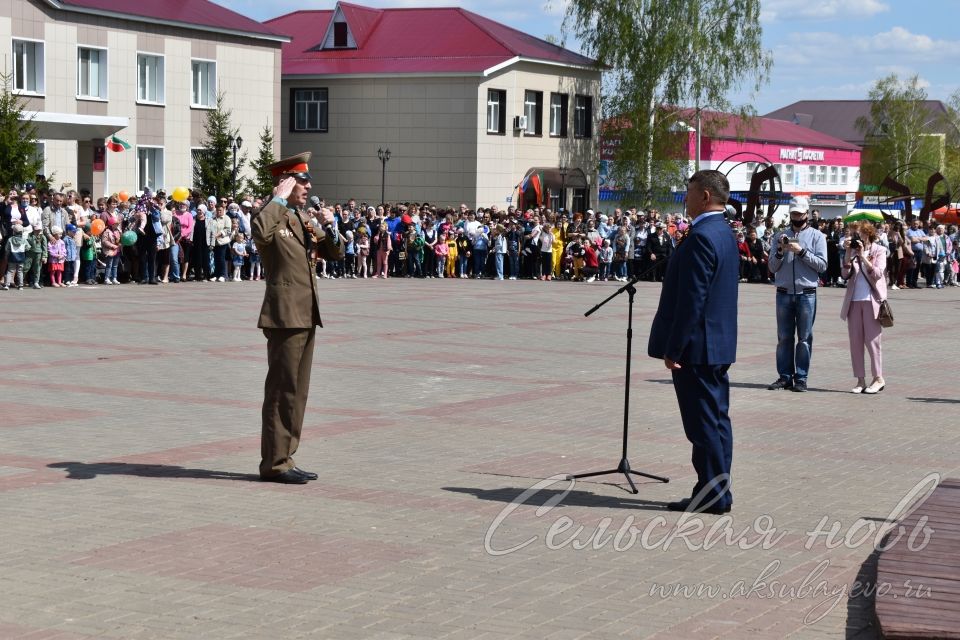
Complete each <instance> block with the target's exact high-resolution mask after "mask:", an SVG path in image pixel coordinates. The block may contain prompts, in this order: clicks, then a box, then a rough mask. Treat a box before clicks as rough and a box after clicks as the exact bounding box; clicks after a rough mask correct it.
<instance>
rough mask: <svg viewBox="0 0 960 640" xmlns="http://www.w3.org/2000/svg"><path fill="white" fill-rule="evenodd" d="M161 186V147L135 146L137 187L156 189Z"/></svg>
mask: <svg viewBox="0 0 960 640" xmlns="http://www.w3.org/2000/svg"><path fill="white" fill-rule="evenodd" d="M162 186H163V149H162V148H160V147H137V188H139V189H142V188H144V187H146V188H148V189H150V190H151V191H156V190H157V189H159V188H161V187H162Z"/></svg>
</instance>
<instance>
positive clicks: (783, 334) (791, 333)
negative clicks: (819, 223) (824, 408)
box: [767, 196, 827, 392]
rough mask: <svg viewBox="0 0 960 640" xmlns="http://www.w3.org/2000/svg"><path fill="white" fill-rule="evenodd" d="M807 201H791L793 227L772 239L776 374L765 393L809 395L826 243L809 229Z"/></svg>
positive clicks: (825, 261) (770, 258) (824, 238)
mask: <svg viewBox="0 0 960 640" xmlns="http://www.w3.org/2000/svg"><path fill="white" fill-rule="evenodd" d="M809 209H810V205H809V203H808V202H807V199H806V198H804V197H801V196H797V197H795V198H793V199H792V200H791V201H790V227H789V228H788V229H786V230H784V231H782V232H780V233H779V234H777V235H776V236H775V237H774V239H773V247H774V252H773V253H772V254H771V255H770V257H769V261H768V264H769V268H770V272H771V273H773V280H774V284H775V285H776V286H777V373H778V374H779V377H778V378H777V380H776V381H775V382H773V383H772V384H770V386H768V387H767V389H769V390H771V391H773V390H777V389H791V390H793V391H798V392H803V391H806V390H807V374H808V373H809V371H810V357H811V355H812V354H813V321H814V319H815V318H816V316H817V286H818V285H819V283H820V273H821V272H823V271H824V270H825V269H826V268H827V239H826V236H824V235H823V233H821V232H820V231H819V230H817V229H815V228H813V227H810V226H809V225H808V224H807V222H808V217H807V212H808V211H809Z"/></svg>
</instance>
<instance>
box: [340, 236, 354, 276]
mask: <svg viewBox="0 0 960 640" xmlns="http://www.w3.org/2000/svg"><path fill="white" fill-rule="evenodd" d="M343 236H344V243H343V245H344V246H343V277H344V278H350V279H353V278H356V277H357V276H355V275H354V269H355V268H356V266H357V247H356V245H355V244H354V242H353V231H347V232H346V233H344V234H343Z"/></svg>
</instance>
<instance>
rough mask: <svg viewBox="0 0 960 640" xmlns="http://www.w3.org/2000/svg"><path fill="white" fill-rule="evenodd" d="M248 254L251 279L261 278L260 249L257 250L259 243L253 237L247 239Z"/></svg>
mask: <svg viewBox="0 0 960 640" xmlns="http://www.w3.org/2000/svg"><path fill="white" fill-rule="evenodd" d="M247 255H249V256H250V279H251V280H259V279H260V273H261V270H260V251H258V250H257V243H256V242H254V241H253V238H250V239H249V240H247Z"/></svg>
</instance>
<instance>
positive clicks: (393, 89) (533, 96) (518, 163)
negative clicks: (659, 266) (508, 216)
mask: <svg viewBox="0 0 960 640" xmlns="http://www.w3.org/2000/svg"><path fill="white" fill-rule="evenodd" d="M344 6H345V7H346V5H344ZM352 10H353V11H357V7H355V6H354V7H353V8H352ZM406 11H407V10H382V11H376V12H375V13H377V14H380V15H375V16H370V17H368V18H367V16H365V15H362V14H357V15H351V14H350V13H349V12H348V11H344V12H341V10H340V7H339V6H338V7H337V9H335V10H334V11H333V12H299V13H295V14H290V16H284V17H281V18H278V19H276V20H274V21H270V22H268V23H267V24H268V25H269V26H271V27H272V28H274V29H275V30H277V31H281V32H284V33H287V34H290V35H292V36H293V41H292V43H291V44H289V45H284V56H285V58H284V73H283V79H282V85H283V88H282V106H281V114H282V115H281V126H280V131H281V136H282V144H281V151H282V154H283V155H284V156H287V155H293V154H296V153H300V152H302V151H311V152H313V159H312V161H311V174H312V176H313V191H314V193H316V194H317V195H320V196H322V197H324V198H325V199H326V200H327V202H333V201H336V202H343V201H346V200H347V199H349V198H355V199H356V200H357V201H365V202H368V203H377V202H380V201H381V192H382V194H383V197H384V198H385V200H386V201H387V202H406V201H409V202H430V203H431V204H437V205H444V206H446V205H457V204H459V203H466V204H467V205H468V206H470V207H476V206H484V207H487V206H491V205H497V206H499V207H501V208H504V207H506V206H508V205H510V204H513V205H520V204H521V200H523V204H525V205H528V206H529V205H531V204H534V203H535V202H536V201H539V202H540V203H542V204H546V205H548V206H552V207H554V208H556V207H559V206H564V207H566V208H569V209H573V210H578V209H579V210H583V209H586V208H587V207H588V206H590V205H592V204H593V203H596V201H597V173H598V168H599V140H598V135H597V132H598V130H599V116H600V97H599V96H600V79H601V71H600V70H599V69H598V68H596V67H595V66H591V65H589V64H587V63H588V62H590V61H588V60H586V59H580V60H578V61H577V62H578V63H570V62H564V61H553V60H542V59H536V58H533V57H530V56H528V55H527V56H525V55H519V54H517V55H507V56H505V58H506V59H505V60H502V61H500V62H498V63H496V64H493V63H492V61H489V62H487V63H488V64H490V66H488V67H485V68H475V69H468V70H463V71H439V70H428V71H420V70H418V69H416V67H417V65H423V63H422V60H424V59H429V52H424V54H423V55H422V56H420V57H419V58H418V60H411V61H410V63H409V64H407V63H406V62H405V61H403V60H399V61H396V63H395V64H391V65H389V66H390V68H389V69H387V68H384V69H377V68H376V66H377V65H379V64H380V63H379V62H377V61H376V59H377V57H378V56H381V55H382V53H383V51H382V49H383V47H385V46H389V44H383V43H381V42H378V41H377V39H378V38H379V37H383V38H385V39H387V38H389V37H390V36H391V34H394V33H395V32H393V31H392V30H390V29H389V28H388V27H389V26H390V25H391V23H390V20H393V19H395V20H398V21H399V20H406V21H407V22H406V23H403V24H405V25H407V26H405V27H404V26H402V25H400V24H398V28H406V29H410V28H413V26H412V25H417V27H418V28H420V27H422V26H423V25H429V23H430V21H431V20H432V19H434V17H435V15H437V14H440V18H438V19H442V20H444V21H445V24H448V25H453V27H452V28H457V24H458V23H457V18H458V17H459V16H450V15H449V14H446V13H443V12H449V11H453V10H449V9H437V10H431V9H422V10H416V11H417V12H418V13H417V14H416V18H413V17H412V16H411V15H410V13H405V12H406ZM410 11H414V10H410ZM370 12H371V14H372V13H374V11H373V10H370ZM325 13H326V14H331V15H322V14H325ZM315 14H321V15H315ZM464 14H466V16H467V17H466V19H465V20H464V23H465V26H464V27H463V28H464V31H465V39H467V38H473V40H474V42H475V43H476V44H474V45H472V46H475V47H477V48H478V49H479V48H481V47H482V46H484V43H483V41H482V39H481V38H480V37H479V36H477V35H475V34H474V33H473V32H472V31H470V27H471V25H473V24H476V23H479V18H478V17H474V16H473V15H472V14H468V12H464V11H459V15H460V16H462V15H464ZM364 18H367V20H368V22H369V23H370V24H373V25H375V28H374V29H373V30H371V29H370V28H369V27H368V26H367V25H366V24H362V25H361V20H362V19H364ZM309 20H313V21H314V24H313V25H310V26H312V27H313V28H308V26H307V25H306V22H308V21H309ZM340 20H344V21H345V22H344V24H346V26H345V27H344V30H345V31H346V38H345V39H344V41H343V42H344V46H343V47H340V48H347V49H354V51H353V52H351V54H352V55H355V56H357V58H360V61H359V62H351V63H349V64H347V63H344V62H343V61H342V60H341V59H337V58H334V57H333V56H336V55H337V54H339V53H340V52H338V51H336V50H335V49H336V48H335V47H331V46H330V44H331V42H332V39H331V38H330V37H329V36H328V37H326V38H325V39H321V36H322V35H323V34H324V33H327V34H329V33H331V32H332V31H333V30H332V29H329V28H328V26H336V25H337V22H338V21H340ZM347 21H352V22H350V23H349V24H347ZM467 23H469V24H467ZM482 24H483V26H484V27H485V29H486V30H487V31H490V32H493V29H495V28H501V29H506V27H503V26H502V25H496V23H489V21H488V22H485V23H482ZM489 24H493V25H495V26H492V27H491V26H489ZM361 27H362V28H363V30H364V32H365V36H364V37H366V41H365V42H363V41H362V37H358V38H356V41H355V39H354V36H353V32H354V31H358V32H359V31H360V29H361ZM423 28H426V27H423ZM297 29H303V30H304V31H305V32H306V34H309V35H306V34H305V35H300V34H299V33H298V32H297ZM381 31H382V32H383V33H382V35H378V34H380V32H381ZM313 34H316V35H313ZM409 35H410V37H409V39H408V38H399V39H397V42H398V44H399V45H400V47H401V48H403V43H404V42H405V41H415V40H416V34H414V33H410V34H409ZM493 35H494V36H498V35H499V34H498V33H496V32H493ZM306 37H312V38H315V40H313V41H311V40H304V38H306ZM434 39H435V38H434ZM498 39H501V38H498ZM530 40H534V39H532V38H530ZM316 43H322V44H320V45H319V50H318V48H317V47H313V48H311V49H310V50H308V51H307V52H305V53H304V52H303V48H304V47H305V46H306V45H313V44H316ZM538 43H542V45H544V46H545V47H552V46H553V45H549V44H548V43H543V42H542V41H538ZM365 49H369V50H371V52H370V54H369V55H370V58H371V62H370V64H366V65H364V63H363V56H364V53H363V52H364V50H365ZM556 49H557V50H559V51H560V52H562V51H563V50H560V49H559V48H558V47H557V48H556ZM327 50H329V51H330V53H331V60H333V62H332V63H331V62H329V61H328V60H326V59H324V55H325V52H326V51H327ZM509 53H513V52H512V51H508V52H507V54H509ZM548 53H554V52H553V50H552V49H551V50H548ZM469 54H470V51H467V52H465V54H461V55H460V57H461V58H463V57H467V56H469ZM304 55H306V56H311V57H310V58H306V59H305V58H303V57H302V56H304ZM448 57H449V58H452V57H454V55H453V54H451V55H450V56H448ZM314 60H316V61H315V62H314ZM436 60H438V61H439V62H437V64H436V65H434V66H436V67H440V66H442V65H443V63H445V60H446V58H444V57H443V56H442V55H440V54H436ZM356 70H359V71H361V72H359V73H355V72H352V71H356ZM381 149H384V150H386V149H389V150H390V159H389V161H388V162H387V163H386V167H385V170H384V166H383V164H382V162H381V160H380V158H379V156H378V151H379V150H381ZM532 175H537V180H535V181H530V180H525V179H526V178H529V177H530V176H532ZM521 185H525V186H526V189H525V190H521V188H520V187H521ZM538 189H539V191H538Z"/></svg>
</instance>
